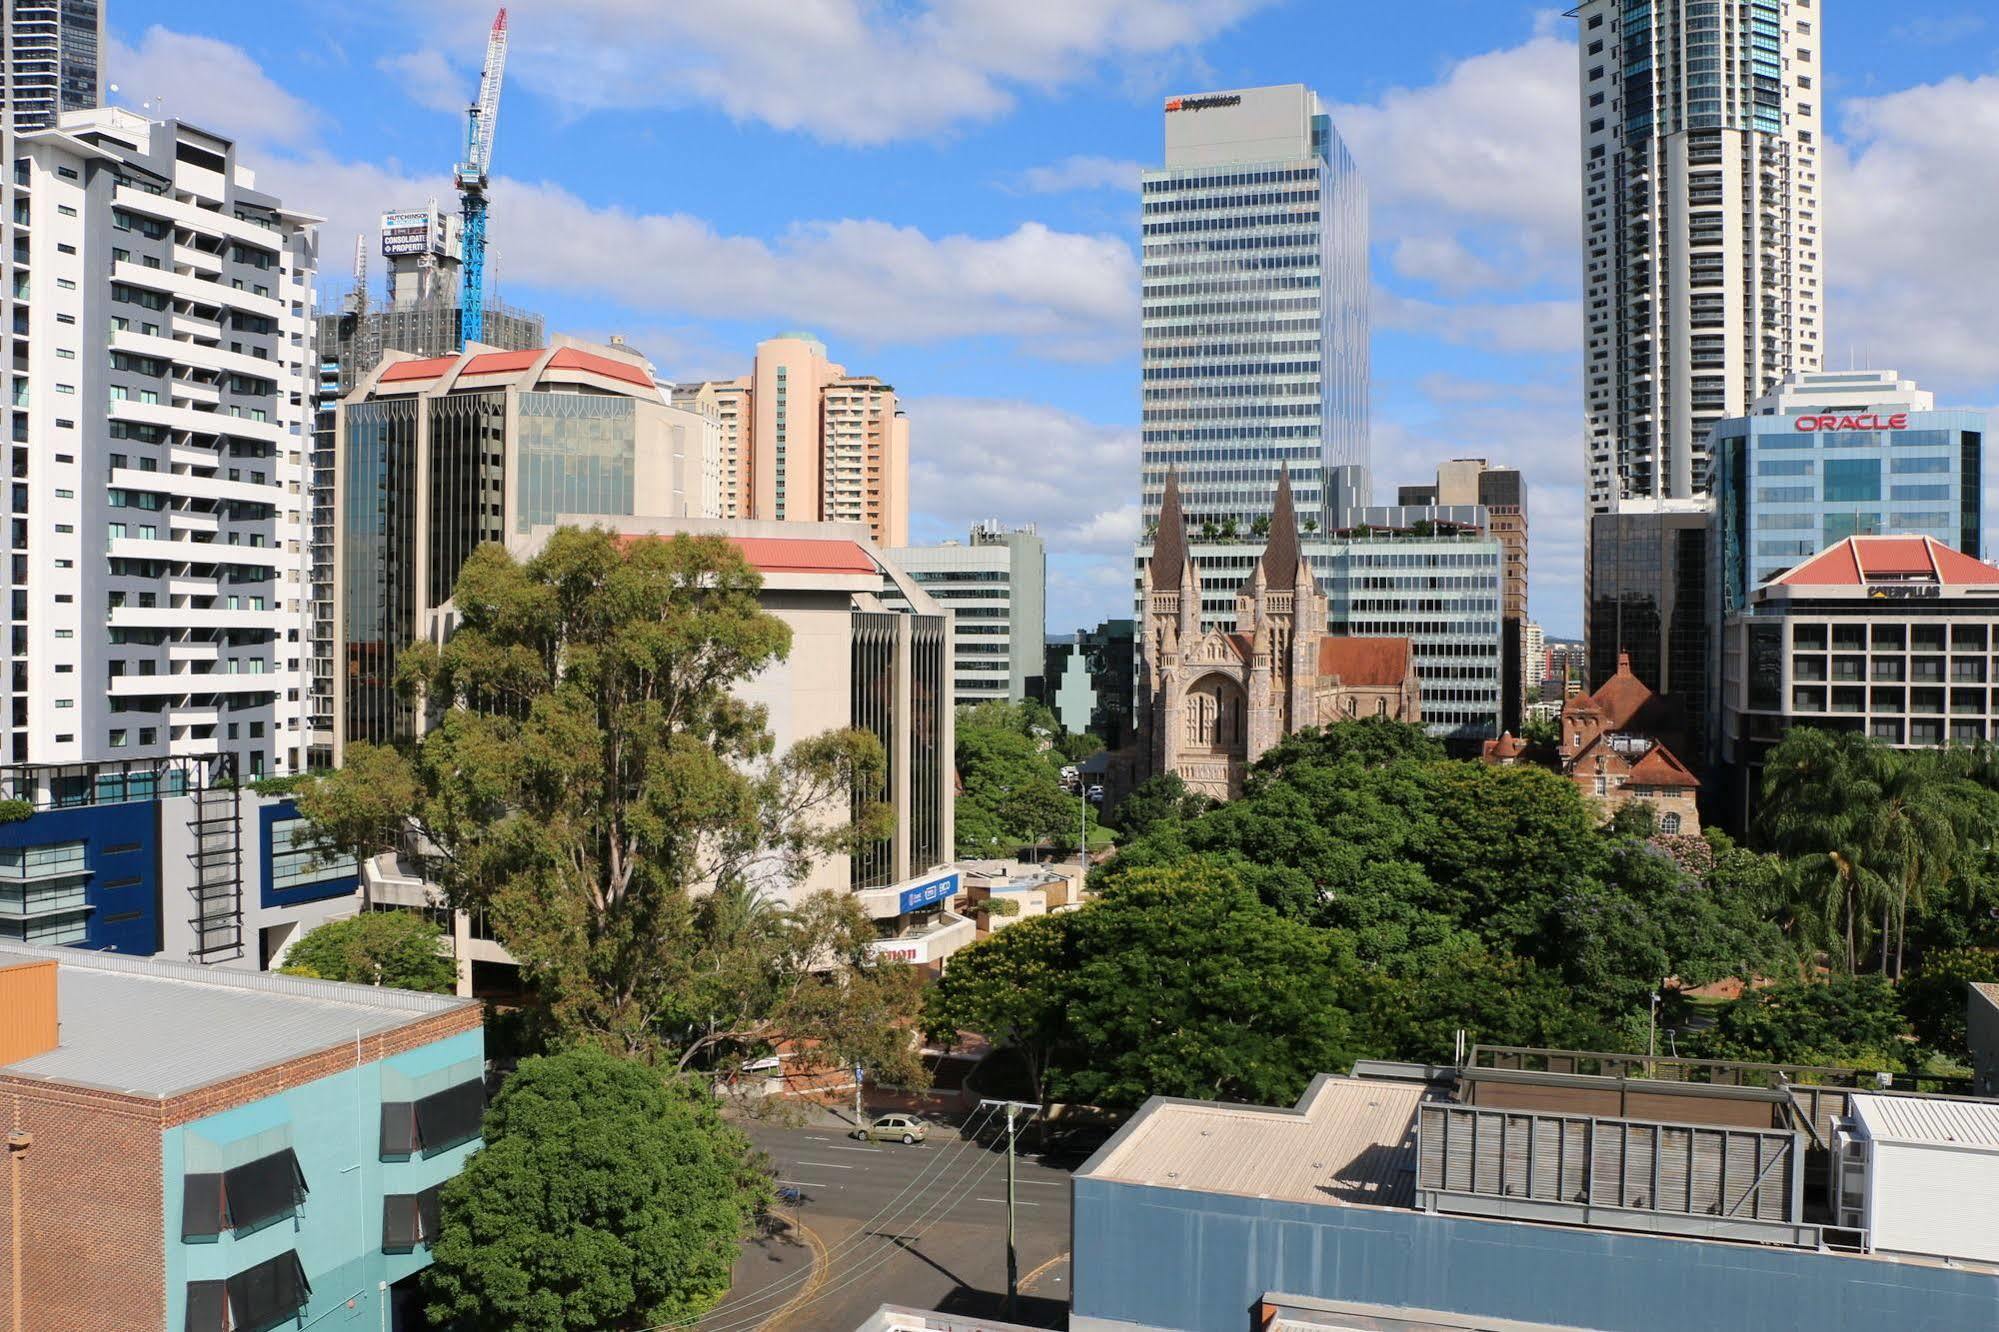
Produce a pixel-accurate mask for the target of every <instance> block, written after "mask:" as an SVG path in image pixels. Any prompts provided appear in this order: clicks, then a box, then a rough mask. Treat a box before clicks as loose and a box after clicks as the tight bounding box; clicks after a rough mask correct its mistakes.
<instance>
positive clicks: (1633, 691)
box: [1579, 652, 1658, 731]
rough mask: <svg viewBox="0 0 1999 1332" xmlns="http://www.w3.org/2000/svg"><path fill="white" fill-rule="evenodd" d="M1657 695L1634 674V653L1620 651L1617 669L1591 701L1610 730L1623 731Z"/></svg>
mask: <svg viewBox="0 0 1999 1332" xmlns="http://www.w3.org/2000/svg"><path fill="white" fill-rule="evenodd" d="M1657 697H1658V695H1656V694H1654V693H1653V692H1652V689H1651V687H1650V686H1649V685H1647V684H1646V683H1645V682H1644V681H1643V680H1640V679H1639V678H1638V677H1637V676H1636V675H1633V674H1632V673H1631V654H1630V653H1629V652H1620V653H1618V654H1617V670H1616V672H1615V673H1614V674H1613V675H1612V676H1611V677H1610V678H1609V679H1608V680H1605V681H1604V682H1603V686H1602V687H1601V688H1599V689H1598V690H1597V691H1596V692H1595V693H1594V694H1591V695H1590V702H1591V703H1593V704H1595V705H1596V708H1597V710H1598V711H1600V712H1601V713H1603V720H1604V725H1605V726H1606V727H1607V728H1608V729H1610V730H1613V731H1621V730H1623V729H1624V728H1625V727H1627V726H1629V725H1630V724H1631V722H1632V719H1633V718H1635V717H1636V716H1637V715H1638V714H1639V713H1640V712H1642V711H1643V710H1644V709H1645V705H1646V704H1648V703H1650V702H1651V701H1652V700H1653V699H1654V698H1657ZM1579 710H1580V709H1579Z"/></svg>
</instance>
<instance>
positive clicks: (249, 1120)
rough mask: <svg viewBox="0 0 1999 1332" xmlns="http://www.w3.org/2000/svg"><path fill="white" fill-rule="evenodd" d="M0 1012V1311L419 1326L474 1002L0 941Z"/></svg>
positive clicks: (13, 1321)
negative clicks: (5, 1258) (4, 1132)
mask: <svg viewBox="0 0 1999 1332" xmlns="http://www.w3.org/2000/svg"><path fill="white" fill-rule="evenodd" d="M0 1013H4V1014H5V1021H4V1022H0V1098H4V1099H5V1102H6V1104H7V1105H8V1106H9V1107H10V1110H9V1116H10V1117H9V1120H8V1128H9V1130H10V1132H9V1134H8V1138H7V1157H8V1161H7V1168H6V1170H5V1171H4V1172H0V1217H11V1223H9V1222H7V1221H0V1225H8V1224H11V1230H10V1232H9V1234H8V1242H7V1245H6V1247H7V1250H8V1252H9V1253H11V1254H12V1255H13V1261H12V1262H11V1263H5V1262H0V1326H4V1327H6V1328H7V1329H8V1332H31V1330H32V1329H44V1328H48V1329H53V1328H85V1327H107V1326H116V1327H119V1328H131V1329H156V1330H157V1332H191V1330H192V1329H202V1332H221V1330H222V1329H232V1328H241V1329H250V1328H274V1327H280V1326H284V1327H291V1326H313V1327H322V1326H329V1325H344V1326H351V1327H369V1328H400V1327H407V1326H412V1325H414V1324H413V1322H412V1321H411V1320H412V1319H413V1318H414V1317H415V1316H416V1315H417V1313H418V1312H419V1311H420V1308H421V1298H420V1296H419V1295H418V1293H417V1292H416V1290H415V1285H416V1282H415V1279H414V1278H415V1274H416V1273H417V1272H419V1271H420V1270H422V1269H423V1268H424V1267H427V1266H428V1265H429V1263H430V1244H431V1243H432V1241H433V1240H434V1239H435V1237H436V1234H437V1192H438V1189H439V1188H440V1187H442V1186H443V1184H444V1183H445V1182H446V1181H447V1180H449V1179H451V1178H452V1177H453V1176H455V1175H456V1174H457V1173H458V1172H459V1171H460V1170H461V1169H463V1168H464V1164H465V1161H466V1158H467V1157H469V1156H470V1155H471V1154H472V1153H473V1152H474V1151H476V1150H478V1147H479V1131H480V1119H481V1115H482V1112H483V1109H484V1106H485V1083H484V1073H485V1043H484V1037H483V1033H482V1032H481V1030H480V1006H479V1005H478V1004H477V1003H475V1002H471V1001H468V1000H463V999H454V998H449V997H445V996H439V995H432V994H418V993H414V992H412V991H407V990H384V989H377V988H374V987H370V986H364V985H339V984H333V983H330V982H327V981H313V980H303V979H300V978H297V977H292V976H265V975H253V974H246V973H243V972H235V971H215V970H206V969H203V968H199V967H193V966H189V965H187V964H185V963H172V962H160V961H152V960H145V959H138V958H124V957H109V956H102V955H99V954H95V953H86V952H82V951H79V950H76V949H66V948H58V949H39V948H28V947H24V946H21V945H17V944H0Z"/></svg>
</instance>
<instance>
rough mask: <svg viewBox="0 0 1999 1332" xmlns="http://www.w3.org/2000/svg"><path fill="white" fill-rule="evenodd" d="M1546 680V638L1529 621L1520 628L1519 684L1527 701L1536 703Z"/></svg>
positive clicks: (1541, 630)
mask: <svg viewBox="0 0 1999 1332" xmlns="http://www.w3.org/2000/svg"><path fill="white" fill-rule="evenodd" d="M1547 678H1548V636H1547V633H1546V632H1545V631H1544V630H1543V629H1542V628H1541V626H1540V625H1539V624H1536V623H1535V622H1534V621H1532V620H1529V621H1527V622H1526V623H1525V624H1523V625H1521V626H1520V684H1521V686H1522V688H1523V689H1524V690H1525V692H1526V694H1527V698H1528V701H1529V702H1530V703H1531V702H1538V701H1539V700H1540V697H1541V682H1542V681H1543V680H1545V679H1547Z"/></svg>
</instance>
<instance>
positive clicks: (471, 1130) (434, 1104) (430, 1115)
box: [416, 1078, 486, 1153]
mask: <svg viewBox="0 0 1999 1332" xmlns="http://www.w3.org/2000/svg"><path fill="white" fill-rule="evenodd" d="M485 1114H486V1084H485V1083H484V1082H481V1081H480V1080H479V1079H477V1078H474V1079H472V1080H471V1081H469V1082H461V1083H458V1084H457V1085H456V1086H452V1087H446V1088H445V1089H444V1090H443V1091H441V1092H437V1093H435V1094H433V1095H430V1096H426V1097H424V1098H423V1099H422V1100H420V1101H418V1102H417V1103H416V1133H417V1141H418V1142H419V1143H420V1144H421V1145H422V1147H423V1150H424V1151H425V1152H426V1153H429V1152H441V1151H443V1150H444V1149H445V1148H447V1147H456V1146H457V1145H458V1144H460V1143H462V1142H470V1141H472V1139H474V1138H476V1137H478V1136H479V1125H480V1121H481V1120H482V1119H483V1118H484V1117H485Z"/></svg>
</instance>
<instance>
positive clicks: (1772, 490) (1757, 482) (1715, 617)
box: [1709, 411, 1987, 625]
mask: <svg viewBox="0 0 1999 1332" xmlns="http://www.w3.org/2000/svg"><path fill="white" fill-rule="evenodd" d="M1893 422H1899V423H1901V425H1900V428H1878V429H1856V428H1839V427H1842V426H1846V427H1852V426H1881V427H1886V426H1888V425H1889V424H1890V423H1893ZM1828 426H1831V427H1833V428H1827V427H1828ZM1986 429H1987V418H1986V414H1985V413H1984V412H1979V411H1928V412H1878V413H1872V412H1870V413H1847V414H1841V413H1830V414H1820V413H1811V414H1805V415H1790V414H1783V415H1771V416H1746V417H1737V418H1735V419H1733V420H1729V421H1724V422H1722V423H1721V424H1720V425H1718V426H1716V427H1715V433H1714V440H1713V450H1714V462H1713V468H1714V470H1713V474H1712V478H1711V480H1712V489H1713V493H1714V514H1715V518H1714V521H1715V528H1714V540H1712V541H1711V542H1710V547H1709V548H1710V551H1711V552H1712V553H1711V556H1710V559H1711V564H1712V569H1713V571H1714V576H1711V577H1710V579H1709V587H1710V589H1712V590H1711V593H1710V595H1711V596H1712V597H1717V598H1719V604H1718V606H1716V607H1715V609H1714V611H1713V612H1712V613H1711V615H1710V620H1711V622H1712V623H1713V624H1715V625H1719V624H1720V623H1721V622H1722V620H1724V619H1726V618H1727V617H1728V616H1729V615H1732V614H1734V613H1736V612H1737V611H1740V610H1741V609H1743V608H1744V607H1745V606H1747V605H1748V604H1749V594H1750V593H1751V592H1753V591H1755V590H1756V589H1757V588H1759V587H1761V586H1762V585H1763V584H1765V583H1767V582H1769V581H1770V580H1771V579H1772V578H1775V577H1777V576H1778V575H1779V574H1781V573H1783V572H1784V571H1785V570H1787V569H1790V568H1792V567H1793V566H1795V565H1798V564H1801V563H1803V562H1804V561H1805V560H1807V559H1809V558H1810V557H1811V556H1813V555H1815V554H1817V553H1818V552H1819V551H1821V550H1824V549H1825V548H1826V547H1827V546H1830V545H1833V544H1835V543H1837V542H1840V541H1844V540H1845V539H1846V538H1847V537H1850V536H1872V535H1876V534H1907V535H1911V536H1930V537H1935V538H1936V539H1937V540H1938V541H1941V542H1943V543H1944V544H1945V545H1947V546H1949V547H1951V548H1952V549H1953V550H1959V551H1963V552H1964V553H1965V554H1967V555H1972V556H1977V555H1980V554H1981V553H1982V552H1981V551H1980V543H1981V541H1982V539H1983V536H1984V532H1983V527H1982V524H1981V521H1980V508H1981V500H1982V494H1983V486H1984V479H1985V478H1984V464H1983V452H1984V439H1985V432H1986Z"/></svg>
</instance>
